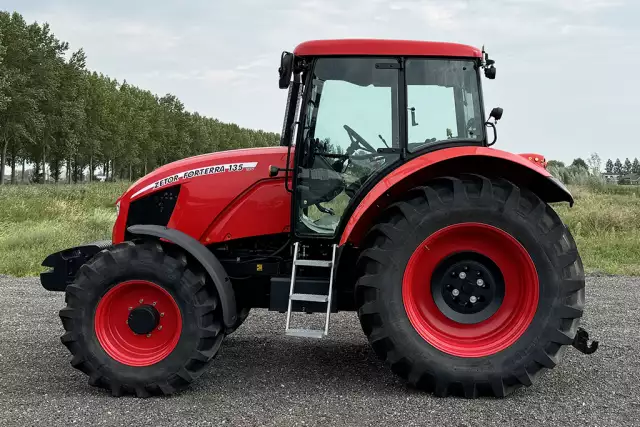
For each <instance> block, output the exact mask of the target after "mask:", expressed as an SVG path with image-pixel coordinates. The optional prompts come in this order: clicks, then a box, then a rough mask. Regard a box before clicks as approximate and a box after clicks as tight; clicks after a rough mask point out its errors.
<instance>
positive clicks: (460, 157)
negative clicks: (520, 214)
mask: <svg viewBox="0 0 640 427" xmlns="http://www.w3.org/2000/svg"><path fill="white" fill-rule="evenodd" d="M463 173H475V174H479V175H484V176H487V177H492V178H504V179H507V180H509V181H511V182H513V183H514V184H516V185H517V186H519V187H521V188H527V189H529V190H530V191H533V192H534V193H536V195H537V196H538V197H540V198H541V199H542V200H544V201H545V202H547V203H553V202H569V204H570V205H572V206H573V202H574V200H573V196H572V195H571V193H570V192H569V190H568V189H567V188H566V187H565V186H564V185H563V184H562V182H560V180H558V179H557V178H555V177H554V176H553V175H551V173H550V172H549V171H547V170H546V169H545V168H544V167H543V165H541V164H540V163H536V162H533V161H529V160H528V158H527V157H526V156H524V157H523V156H522V155H518V154H513V153H509V152H506V151H501V150H496V149H493V148H488V147H476V146H465V147H452V148H444V149H441V150H437V151H432V152H428V153H425V154H423V155H421V156H418V157H415V158H414V159H411V160H409V161H408V162H406V163H403V164H402V165H400V166H399V167H398V168H396V169H394V170H393V171H391V172H390V173H389V174H388V175H386V176H384V177H382V178H381V179H380V180H379V181H378V182H377V183H376V184H375V185H374V186H373V187H372V188H371V189H370V190H369V191H368V192H367V193H366V194H365V195H363V196H361V197H360V199H359V201H358V200H357V199H356V200H354V205H353V206H350V207H348V208H347V215H349V214H350V216H349V219H348V221H347V223H346V225H345V226H344V229H343V231H342V234H341V237H340V245H344V244H345V243H347V242H350V243H352V244H354V245H356V246H357V245H358V243H359V242H360V240H361V239H362V237H363V236H364V234H366V231H367V230H368V229H369V227H371V225H372V224H373V223H374V221H375V219H376V217H377V215H379V214H380V213H381V212H382V211H383V210H384V208H386V207H387V206H389V205H390V204H391V203H393V202H394V201H396V200H398V199H399V198H401V197H402V195H403V193H404V192H406V191H408V190H410V189H411V188H413V187H416V186H418V185H422V184H424V183H426V182H428V181H429V180H430V179H433V178H435V177H438V176H456V175H460V174H463Z"/></svg>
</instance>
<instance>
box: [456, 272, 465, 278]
mask: <svg viewBox="0 0 640 427" xmlns="http://www.w3.org/2000/svg"><path fill="white" fill-rule="evenodd" d="M458 277H459V278H461V279H464V278H465V277H467V273H465V272H464V271H461V272H460V274H459V275H458Z"/></svg>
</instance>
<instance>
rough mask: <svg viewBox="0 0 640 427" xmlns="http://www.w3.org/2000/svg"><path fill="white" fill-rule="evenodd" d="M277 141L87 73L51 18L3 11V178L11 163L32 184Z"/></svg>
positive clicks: (133, 174) (110, 174) (116, 173)
mask: <svg viewBox="0 0 640 427" xmlns="http://www.w3.org/2000/svg"><path fill="white" fill-rule="evenodd" d="M278 141H279V136H278V135H277V134H275V133H270V132H264V131H260V130H258V131H256V130H250V129H245V128H241V127H239V126H237V125H235V124H227V123H222V122H220V121H218V120H216V119H212V118H208V117H204V116H201V115H200V114H198V113H191V112H189V111H186V110H185V108H184V105H183V104H182V102H180V100H179V99H178V98H177V97H176V96H174V95H171V94H167V95H164V96H162V97H159V96H157V95H155V94H153V93H151V92H149V91H147V90H144V89H141V88H138V87H136V86H133V85H130V84H128V83H127V82H126V81H123V82H118V81H117V80H115V79H112V78H110V77H108V76H105V75H103V74H101V73H98V72H95V71H90V70H88V69H87V68H86V55H85V53H84V51H83V50H82V49H79V50H77V51H75V52H69V44H68V43H67V42H64V41H60V40H58V39H57V38H56V37H55V35H54V34H53V33H52V32H51V29H50V28H49V25H48V24H47V23H44V24H39V23H37V22H35V23H31V24H28V23H27V22H25V20H24V18H23V17H22V16H21V15H20V14H18V13H15V12H14V13H9V12H3V11H0V184H2V183H4V179H5V166H10V167H11V182H12V183H15V182H17V177H16V174H17V173H18V172H17V169H18V168H21V172H20V173H21V175H22V181H24V174H25V165H32V168H33V170H32V173H31V175H32V178H31V180H32V181H33V182H45V181H55V182H58V181H62V180H66V181H67V182H77V181H80V180H82V179H83V177H84V176H85V174H86V175H87V176H88V179H89V180H91V179H93V177H94V175H95V173H96V171H97V169H98V168H100V169H102V171H103V173H104V174H105V175H106V179H108V180H115V179H129V180H131V179H135V178H137V177H139V176H142V175H144V174H146V173H147V172H148V171H150V170H153V169H154V168H156V167H158V166H160V165H163V164H165V163H168V162H171V161H174V160H177V159H181V158H184V157H187V156H191V155H195V154H201V153H207V152H214V151H221V150H229V149H234V148H241V147H261V146H268V145H276V144H277V143H278ZM63 168H64V169H65V170H66V174H65V176H62V171H63Z"/></svg>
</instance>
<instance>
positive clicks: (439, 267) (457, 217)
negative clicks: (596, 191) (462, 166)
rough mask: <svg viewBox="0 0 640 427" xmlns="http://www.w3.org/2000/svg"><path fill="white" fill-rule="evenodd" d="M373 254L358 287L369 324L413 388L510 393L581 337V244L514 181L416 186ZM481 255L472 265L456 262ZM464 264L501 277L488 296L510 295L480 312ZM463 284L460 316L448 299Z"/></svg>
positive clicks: (365, 260)
mask: <svg viewBox="0 0 640 427" xmlns="http://www.w3.org/2000/svg"><path fill="white" fill-rule="evenodd" d="M477 248H484V249H485V250H484V252H486V253H482V252H483V250H482V249H480V250H476V249H477ZM363 249H364V250H363V252H362V253H361V256H360V259H359V261H358V273H359V279H358V281H357V284H356V302H357V306H358V307H359V308H358V315H359V318H360V322H361V325H362V328H363V330H364V332H365V334H366V335H367V337H368V338H369V341H370V343H371V345H372V347H373V349H374V350H375V352H376V353H377V354H378V356H379V357H380V358H381V359H382V360H383V361H384V362H385V363H386V364H387V365H389V366H390V367H391V369H392V370H393V372H395V373H396V374H398V375H399V376H400V377H402V378H404V379H405V380H407V381H408V382H409V383H410V384H411V385H412V386H415V387H417V388H420V389H423V390H427V391H432V392H434V393H435V394H436V395H438V396H447V395H450V394H451V395H460V396H465V397H468V398H475V397H478V396H481V395H493V396H497V397H504V396H506V395H508V394H509V393H511V392H513V391H514V390H516V389H517V388H519V387H521V386H523V385H524V386H530V385H531V384H532V383H533V382H534V380H535V379H536V377H537V376H538V375H539V374H540V373H541V372H543V371H545V370H546V369H550V368H553V367H554V366H556V364H557V363H558V362H559V361H560V358H561V355H562V354H563V352H564V349H565V348H566V347H565V346H566V345H568V344H571V343H572V342H573V338H574V336H575V334H576V330H577V327H578V321H579V318H580V317H581V316H582V310H583V306H584V272H583V268H582V262H581V260H580V257H579V255H578V252H577V249H576V245H575V241H574V240H573V238H572V237H571V234H570V233H569V231H568V229H567V228H566V226H565V225H564V224H563V223H562V221H561V220H560V218H559V217H558V216H557V214H556V213H555V212H554V211H553V210H552V209H551V208H550V207H549V206H548V205H547V204H546V203H544V202H543V201H541V200H540V199H539V198H538V197H537V196H536V195H535V194H533V193H532V192H530V191H528V190H526V189H520V188H518V187H516V186H515V185H514V184H512V183H510V182H508V181H505V180H492V179H488V178H485V177H481V176H477V175H472V176H465V177H464V178H462V179H458V178H441V179H437V180H434V181H432V182H431V183H429V184H428V185H427V186H424V187H418V188H415V189H413V190H412V191H411V192H410V193H409V195H408V198H407V199H406V200H404V201H400V202H397V203H395V204H393V205H392V206H391V207H389V208H388V209H387V210H386V211H385V213H384V214H383V215H382V217H381V219H380V221H379V222H378V224H377V225H375V226H374V227H373V228H372V229H371V231H370V232H369V234H368V235H367V236H366V237H365V240H364V242H363ZM470 253H471V254H473V255H472V256H471V258H472V259H471V262H470V264H467V265H465V264H456V263H455V262H458V261H459V258H460V257H463V258H464V257H466V256H467V255H465V254H470ZM478 253H480V255H477V254H478ZM452 254H457V255H455V256H454V257H452V256H451V255H452ZM456 257H457V258H456ZM486 260H489V261H486ZM454 261H455V262H454ZM447 263H450V264H447ZM483 263H484V264H485V265H484V267H483V266H482V264H483ZM459 265H460V266H462V265H464V269H465V270H464V271H467V272H473V275H474V277H475V275H476V274H477V276H478V277H480V276H481V275H488V276H491V277H492V279H491V280H493V281H495V282H496V284H495V285H493V284H492V285H491V286H488V287H487V289H488V288H492V289H493V290H494V292H496V293H497V294H500V292H502V295H500V296H499V297H498V299H497V302H496V304H497V306H496V305H495V304H494V305H491V304H487V306H486V307H485V308H483V309H482V310H479V312H476V313H470V312H472V311H474V310H475V309H474V308H469V307H475V306H474V305H473V304H471V302H470V301H469V300H465V301H466V303H464V304H463V303H462V302H460V300H461V299H462V296H463V295H462V294H460V292H475V289H472V288H473V287H472V286H471V284H473V283H475V282H471V283H469V282H467V281H466V274H465V275H464V276H465V277H462V276H461V275H460V273H458V271H463V270H462V267H458V266H459ZM468 265H470V266H471V269H470V270H469V268H468ZM476 265H479V267H477V270H474V268H476V267H474V266H476ZM449 267H450V269H448V270H447V268H449ZM485 267H486V268H485ZM495 267H499V269H500V271H501V272H496V269H495ZM456 268H458V270H456ZM441 271H446V272H447V274H446V275H444V274H442V275H439V274H440V273H438V272H441ZM492 272H493V273H492ZM427 273H428V277H425V275H427ZM458 276H460V277H461V279H459V278H458ZM452 277H453V282H452V280H451V279H452ZM483 277H484V276H483ZM458 279H459V280H458ZM463 279H465V280H463ZM460 280H461V281H462V282H461V283H463V285H461V286H466V288H464V290H460V291H457V292H458V293H457V294H452V295H454V296H455V297H454V296H452V297H451V299H449V300H448V301H449V302H448V303H447V304H449V306H450V307H453V310H452V309H451V308H447V306H446V304H445V303H446V301H444V302H443V300H442V298H441V297H439V295H445V296H446V295H448V294H447V292H449V291H450V290H451V289H452V286H453V288H456V287H457V286H458V285H457V283H458V281H460ZM474 280H475V279H474ZM501 280H502V282H501V283H502V285H501V284H500V281H501ZM440 283H442V285H440ZM483 285H484V283H481V284H480V285H478V286H483ZM501 286H502V289H503V291H500V287H501ZM434 289H435V290H434ZM456 289H457V288H456ZM460 289H463V288H462V287H461V288H460ZM496 289H497V291H496ZM451 292H453V291H451ZM483 295H484V294H483ZM467 297H468V298H470V297H469V296H468V295H467ZM490 297H491V296H488V297H487V298H490ZM481 298H484V297H483V296H479V297H478V298H477V299H478V301H479V300H480V299H481ZM445 299H447V298H445ZM436 300H439V301H436ZM452 301H453V302H452ZM473 301H474V303H475V301H476V298H474V300H473ZM456 304H459V305H463V307H462V308H461V309H458V308H459V306H458V305H456ZM483 310H493V311H489V312H484V313H486V316H483V315H482V314H483ZM496 310H497V311H496ZM474 316H475V317H474Z"/></svg>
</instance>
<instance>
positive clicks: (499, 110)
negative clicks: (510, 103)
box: [489, 107, 504, 122]
mask: <svg viewBox="0 0 640 427" xmlns="http://www.w3.org/2000/svg"><path fill="white" fill-rule="evenodd" d="M503 112H504V110H503V109H502V108H500V107H495V108H494V109H492V110H491V113H489V118H491V117H493V118H494V119H495V121H496V122H497V121H498V120H500V119H501V118H502V113H503Z"/></svg>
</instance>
